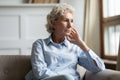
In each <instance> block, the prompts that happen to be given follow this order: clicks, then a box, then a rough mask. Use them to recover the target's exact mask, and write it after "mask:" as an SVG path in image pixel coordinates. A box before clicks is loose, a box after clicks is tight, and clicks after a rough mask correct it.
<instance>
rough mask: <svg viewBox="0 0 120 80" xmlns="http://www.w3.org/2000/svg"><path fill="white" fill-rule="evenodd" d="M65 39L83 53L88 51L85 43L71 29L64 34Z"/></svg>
mask: <svg viewBox="0 0 120 80" xmlns="http://www.w3.org/2000/svg"><path fill="white" fill-rule="evenodd" d="M66 37H67V39H68V40H69V41H70V42H72V43H74V44H76V45H78V46H79V47H80V48H81V49H83V50H84V51H88V50H89V47H88V46H87V45H86V44H85V42H84V41H83V40H82V39H81V38H80V36H79V34H78V32H77V31H76V30H75V29H74V28H73V27H71V28H70V29H69V30H68V31H67V33H66Z"/></svg>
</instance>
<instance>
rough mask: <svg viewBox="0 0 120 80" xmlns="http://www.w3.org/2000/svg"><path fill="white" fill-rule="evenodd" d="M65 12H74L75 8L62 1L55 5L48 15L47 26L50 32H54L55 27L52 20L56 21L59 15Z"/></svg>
mask: <svg viewBox="0 0 120 80" xmlns="http://www.w3.org/2000/svg"><path fill="white" fill-rule="evenodd" d="M65 12H70V13H72V14H73V13H74V8H73V7H72V6H70V5H68V4H66V3H61V4H58V5H56V6H55V7H53V9H52V11H51V12H50V13H49V14H48V15H47V24H46V28H47V31H48V32H49V33H53V32H54V28H53V26H52V24H51V21H55V20H57V19H58V18H59V16H61V15H63V14H64V13H65Z"/></svg>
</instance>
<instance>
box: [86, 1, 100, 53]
mask: <svg viewBox="0 0 120 80" xmlns="http://www.w3.org/2000/svg"><path fill="white" fill-rule="evenodd" d="M85 7H86V8H85V23H84V25H85V29H84V30H85V33H84V41H85V42H86V44H87V45H88V46H89V47H90V48H91V49H93V50H94V51H95V52H96V53H97V54H98V53H100V26H99V24H100V22H99V0H86V1H85ZM98 55H100V54H98Z"/></svg>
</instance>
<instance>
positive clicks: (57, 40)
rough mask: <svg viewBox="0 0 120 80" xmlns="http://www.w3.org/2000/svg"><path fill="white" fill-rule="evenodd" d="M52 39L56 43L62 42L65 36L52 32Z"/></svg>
mask: <svg viewBox="0 0 120 80" xmlns="http://www.w3.org/2000/svg"><path fill="white" fill-rule="evenodd" d="M52 40H53V42H55V43H61V42H62V41H63V40H64V36H60V35H57V34H52Z"/></svg>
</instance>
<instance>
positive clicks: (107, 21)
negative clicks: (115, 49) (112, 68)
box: [99, 0, 120, 60]
mask: <svg viewBox="0 0 120 80" xmlns="http://www.w3.org/2000/svg"><path fill="white" fill-rule="evenodd" d="M99 3H100V5H99V8H100V38H101V45H100V48H101V57H102V58H103V59H109V60H117V56H109V55H105V50H104V49H105V46H104V45H105V42H104V30H105V29H104V28H105V27H110V26H113V25H118V24H120V15H116V16H112V17H106V18H104V17H103V0H99Z"/></svg>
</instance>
